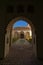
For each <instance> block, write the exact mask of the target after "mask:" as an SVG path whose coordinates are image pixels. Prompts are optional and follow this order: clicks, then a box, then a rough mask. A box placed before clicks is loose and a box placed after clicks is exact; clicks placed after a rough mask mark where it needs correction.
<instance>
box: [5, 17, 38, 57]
mask: <svg viewBox="0 0 43 65" xmlns="http://www.w3.org/2000/svg"><path fill="white" fill-rule="evenodd" d="M20 19H22V20H25V21H27V23H29V24H30V26H31V30H32V45H33V53H34V55H35V56H37V51H36V35H35V28H34V25H33V24H32V22H31V21H30V20H29V19H28V18H26V17H24V16H21V17H17V18H15V19H12V20H11V21H10V23H9V24H8V26H7V28H6V31H7V32H8V31H9V33H8V34H9V35H8V36H9V44H10V45H11V32H12V26H13V24H14V23H15V22H16V21H17V20H20ZM5 39H7V38H6V37H5ZM34 40H35V42H34ZM9 44H8V45H7V46H8V47H7V48H8V52H9ZM5 45H6V43H5ZM5 47H6V46H5ZM5 53H6V48H5ZM7 54H8V53H7ZM7 54H6V55H7ZM6 55H5V56H6Z"/></svg>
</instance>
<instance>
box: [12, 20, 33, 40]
mask: <svg viewBox="0 0 43 65" xmlns="http://www.w3.org/2000/svg"><path fill="white" fill-rule="evenodd" d="M12 37H13V39H17V38H18V39H19V38H21V37H23V38H24V39H26V40H29V39H32V30H31V26H30V25H29V24H28V23H27V21H25V20H18V21H16V22H15V23H14V24H13V27H12ZM14 37H15V38H14Z"/></svg>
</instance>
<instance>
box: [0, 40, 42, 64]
mask: <svg viewBox="0 0 43 65" xmlns="http://www.w3.org/2000/svg"><path fill="white" fill-rule="evenodd" d="M24 41H25V44H24V42H23V43H22V44H21V45H20V44H19V43H20V40H18V41H17V42H16V43H14V44H13V45H12V46H11V48H10V51H9V54H8V56H7V57H6V58H5V59H4V60H2V61H1V62H0V65H43V62H42V61H38V60H36V59H35V58H34V55H33V50H32V44H30V43H29V42H28V44H27V46H26V43H27V41H26V40H24ZM18 44H19V45H18Z"/></svg>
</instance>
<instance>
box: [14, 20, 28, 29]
mask: <svg viewBox="0 0 43 65" xmlns="http://www.w3.org/2000/svg"><path fill="white" fill-rule="evenodd" d="M27 25H28V23H27V22H26V21H24V20H18V21H16V23H14V24H13V28H15V27H26V26H27Z"/></svg>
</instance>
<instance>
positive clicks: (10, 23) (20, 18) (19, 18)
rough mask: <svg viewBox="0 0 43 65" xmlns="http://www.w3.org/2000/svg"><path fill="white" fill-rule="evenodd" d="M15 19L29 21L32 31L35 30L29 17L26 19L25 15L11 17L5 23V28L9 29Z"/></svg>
mask: <svg viewBox="0 0 43 65" xmlns="http://www.w3.org/2000/svg"><path fill="white" fill-rule="evenodd" d="M17 20H25V21H27V23H29V25H30V26H31V28H32V30H33V29H34V31H35V27H34V25H33V23H32V21H31V20H30V19H28V18H27V17H25V16H20V17H16V18H13V19H12V20H11V21H10V22H9V24H8V25H7V28H6V30H11V29H12V26H13V24H14V23H15V22H16V21H17Z"/></svg>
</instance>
